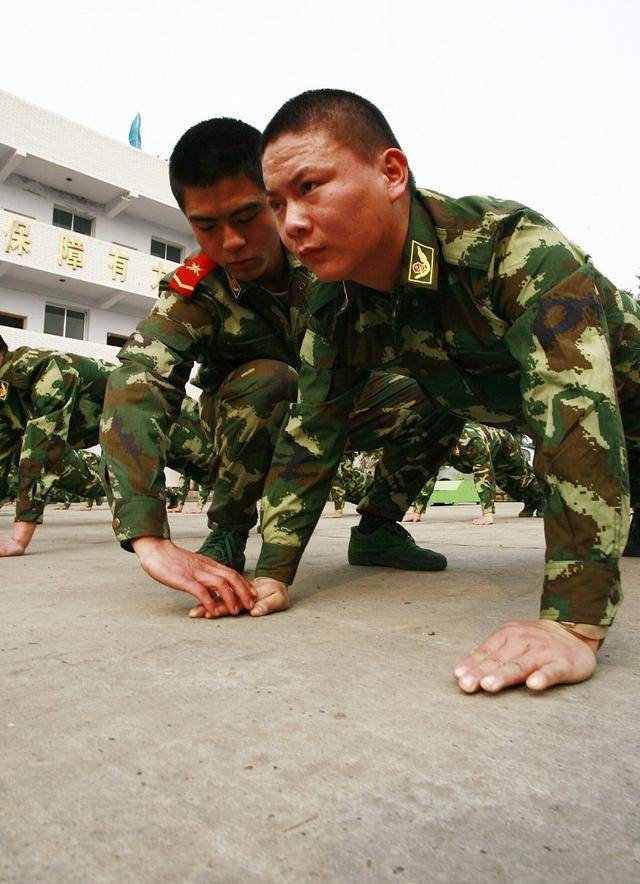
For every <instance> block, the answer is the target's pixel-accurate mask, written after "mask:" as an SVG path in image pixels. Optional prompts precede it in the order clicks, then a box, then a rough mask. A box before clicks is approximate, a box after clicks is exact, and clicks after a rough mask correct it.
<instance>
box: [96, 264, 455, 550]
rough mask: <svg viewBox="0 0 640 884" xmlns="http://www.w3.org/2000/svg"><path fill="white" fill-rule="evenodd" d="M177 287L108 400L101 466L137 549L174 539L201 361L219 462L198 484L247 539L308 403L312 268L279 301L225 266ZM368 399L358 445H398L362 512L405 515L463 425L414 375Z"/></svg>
mask: <svg viewBox="0 0 640 884" xmlns="http://www.w3.org/2000/svg"><path fill="white" fill-rule="evenodd" d="M189 260H191V259H189ZM168 279H169V278H168ZM168 279H166V280H164V281H163V283H162V284H161V289H162V293H161V297H160V299H159V300H158V303H157V304H156V306H155V307H154V309H153V310H152V311H151V313H150V315H149V316H148V317H147V318H146V319H145V320H143V321H142V322H141V323H140V324H139V325H138V327H137V329H136V331H135V332H134V334H133V335H132V337H131V338H130V339H129V341H128V342H127V344H126V345H125V346H124V348H123V349H122V350H121V351H120V354H119V357H120V359H121V361H122V363H123V364H122V366H121V367H120V368H118V369H116V371H114V372H113V374H112V376H111V379H110V381H109V386H108V390H107V395H106V399H105V408H104V415H103V421H102V431H101V445H102V451H103V457H102V462H101V469H102V474H103V478H104V481H105V486H106V487H107V489H108V491H109V495H110V503H111V504H112V509H113V513H114V522H113V524H114V529H115V532H116V536H117V538H118V540H119V541H120V542H121V543H122V544H123V546H125V548H130V541H131V540H132V539H134V538H136V537H140V536H144V535H150V536H156V537H169V536H170V535H169V525H168V521H167V517H166V509H165V495H164V474H163V468H164V466H165V465H166V464H167V463H168V464H169V465H170V466H171V465H172V464H171V463H170V462H169V450H170V448H171V447H172V446H171V442H170V438H169V436H170V432H171V430H170V428H171V426H172V423H173V422H174V420H175V415H176V411H177V409H178V408H179V406H180V402H181V399H182V397H183V396H184V386H185V383H186V381H187V379H188V377H189V374H190V371H191V368H192V366H193V364H194V362H198V363H199V364H200V368H199V371H198V374H197V376H196V379H195V383H196V385H198V386H200V387H201V388H202V391H203V392H202V395H201V398H200V403H199V404H200V420H201V422H202V426H203V428H204V429H203V432H204V433H205V434H206V438H207V439H208V440H209V445H208V448H207V451H208V453H209V455H210V462H209V464H208V465H206V464H205V465H206V466H207V469H208V471H209V475H208V476H206V477H204V479H202V480H201V479H198V481H204V483H205V484H206V485H207V486H208V487H210V488H211V490H212V494H213V501H212V504H211V507H210V508H209V512H208V522H209V526H210V527H213V526H214V525H223V526H225V527H226V528H229V529H232V530H236V531H239V532H246V531H247V530H248V529H249V528H250V527H251V526H252V525H254V524H255V521H256V518H257V510H256V504H257V501H258V499H259V498H260V495H261V494H262V489H263V485H264V480H265V477H266V475H267V473H268V471H269V467H270V464H271V458H272V454H273V449H274V446H275V443H276V439H277V438H278V434H279V432H280V427H281V424H282V422H283V419H284V417H285V415H286V413H287V409H288V407H289V405H290V403H291V402H293V401H294V400H295V398H296V395H297V382H298V375H297V370H296V369H297V367H298V365H299V361H300V360H299V353H298V348H299V346H300V343H301V341H302V338H303V336H304V333H305V329H306V320H307V298H306V296H307V285H308V281H309V273H308V271H306V270H305V269H304V268H303V267H301V266H300V265H299V264H297V263H296V262H295V261H293V259H290V284H289V289H288V291H287V293H286V294H285V295H278V296H275V295H273V294H271V293H269V292H268V291H266V290H265V289H263V288H261V287H260V286H259V285H257V284H244V285H243V284H240V283H238V282H237V281H236V280H234V279H232V278H230V277H229V276H227V274H226V273H225V272H224V271H223V270H222V269H221V268H215V269H214V270H213V271H211V272H210V273H208V274H207V275H206V276H205V277H203V279H202V280H201V281H200V282H199V284H198V285H197V287H196V289H195V292H194V293H193V297H188V298H187V297H183V296H181V295H177V294H175V293H174V292H173V291H172V290H170V289H168ZM360 394H361V395H360V397H359V399H358V401H357V402H354V403H353V406H352V408H351V410H350V414H351V431H352V432H351V435H350V442H351V444H352V446H353V448H357V449H358V450H370V449H376V448H379V447H380V446H381V445H383V444H384V445H385V446H387V445H388V447H385V453H384V456H383V458H382V459H381V462H380V464H379V467H378V470H377V471H376V480H375V482H374V483H373V486H372V489H371V491H370V492H369V494H368V495H367V497H366V498H365V500H364V501H363V503H362V506H363V507H364V508H366V509H367V510H368V511H371V512H372V513H375V514H378V515H381V516H382V517H384V518H392V519H398V518H402V515H403V514H404V512H405V510H406V508H407V507H408V505H409V503H410V502H411V500H412V499H413V497H415V495H416V494H417V493H418V491H419V489H420V488H421V487H422V485H423V484H424V482H425V481H426V479H427V477H428V476H429V475H430V472H431V471H432V470H433V468H434V467H437V466H438V465H439V463H440V462H441V461H442V460H443V459H444V457H445V456H446V453H447V452H448V450H449V448H450V447H451V444H452V442H453V440H454V439H455V438H456V437H457V435H459V432H460V429H461V426H462V422H461V421H458V420H457V419H455V418H449V417H448V416H444V417H443V416H441V415H440V414H437V415H435V414H434V409H433V406H432V405H431V404H430V403H429V402H428V400H427V399H426V397H425V396H424V395H423V394H422V392H421V391H420V389H419V387H418V386H417V384H415V382H413V381H411V380H408V379H406V378H400V377H397V376H396V377H392V376H390V375H386V374H382V373H378V374H376V375H372V377H371V379H368V380H367V382H366V383H364V384H363V385H362V387H361V389H360ZM174 435H175V433H174ZM431 435H433V438H434V440H435V441H434V442H433V443H432V444H431V446H430V448H428V447H427V446H426V445H425V444H424V442H425V440H426V438H427V437H428V436H429V437H431ZM174 447H175V446H174ZM183 448H184V446H183ZM341 451H342V449H341ZM341 451H340V453H341ZM204 459H205V460H206V457H205V458H204ZM338 459H339V456H338ZM338 459H336V462H335V463H333V464H331V465H330V467H329V469H330V476H329V478H331V476H332V475H333V472H334V470H335V468H337V460H338ZM176 468H179V469H181V470H182V468H181V467H176ZM193 478H196V479H197V478H198V477H197V476H193ZM327 493H328V488H327Z"/></svg>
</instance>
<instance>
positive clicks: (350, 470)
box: [330, 454, 373, 510]
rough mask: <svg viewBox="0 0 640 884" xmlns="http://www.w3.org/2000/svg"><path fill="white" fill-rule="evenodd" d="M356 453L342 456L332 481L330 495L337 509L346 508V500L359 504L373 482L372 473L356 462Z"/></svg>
mask: <svg viewBox="0 0 640 884" xmlns="http://www.w3.org/2000/svg"><path fill="white" fill-rule="evenodd" d="M355 459H356V455H355V454H349V455H346V456H345V457H343V458H342V460H341V461H340V463H339V464H338V470H337V472H336V474H335V476H334V477H333V482H332V483H331V492H330V497H331V500H332V502H333V505H334V506H335V508H336V509H337V510H341V509H344V505H345V502H346V501H347V500H348V501H349V503H355V504H356V505H357V504H359V503H360V502H361V501H362V499H363V498H364V496H365V494H366V493H367V491H368V490H369V487H370V485H371V483H372V482H373V478H372V474H371V473H368V472H367V471H366V470H365V469H363V468H362V467H359V466H357V465H356V463H355Z"/></svg>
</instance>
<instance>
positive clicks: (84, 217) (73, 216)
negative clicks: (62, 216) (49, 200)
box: [51, 203, 96, 236]
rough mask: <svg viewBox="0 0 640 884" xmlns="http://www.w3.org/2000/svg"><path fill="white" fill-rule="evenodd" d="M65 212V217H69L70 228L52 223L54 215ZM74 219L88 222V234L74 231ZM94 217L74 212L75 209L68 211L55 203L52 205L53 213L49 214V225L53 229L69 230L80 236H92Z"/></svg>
mask: <svg viewBox="0 0 640 884" xmlns="http://www.w3.org/2000/svg"><path fill="white" fill-rule="evenodd" d="M56 211H58V212H65V213H66V214H67V215H71V227H67V226H66V225H64V224H56V223H55V221H54V217H55V213H56ZM76 218H80V219H81V220H82V221H88V222H89V233H85V232H84V231H82V230H76V228H75V221H76ZM95 220H96V219H95V217H91V216H89V215H83V214H82V213H81V212H76V210H75V209H68V208H66V207H65V206H59V205H56V204H55V203H54V204H53V211H52V213H51V224H52V226H53V227H57V228H58V229H59V230H69V231H70V232H71V233H78V234H79V235H80V236H93V231H94V224H95Z"/></svg>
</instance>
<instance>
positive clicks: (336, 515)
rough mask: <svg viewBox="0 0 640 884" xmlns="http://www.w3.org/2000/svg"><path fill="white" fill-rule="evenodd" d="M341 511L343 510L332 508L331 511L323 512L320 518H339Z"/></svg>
mask: <svg viewBox="0 0 640 884" xmlns="http://www.w3.org/2000/svg"><path fill="white" fill-rule="evenodd" d="M343 512H344V511H343V510H334V511H333V512H332V513H323V514H322V518H323V519H341V518H342V514H343Z"/></svg>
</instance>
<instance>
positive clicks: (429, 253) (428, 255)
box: [409, 239, 435, 285]
mask: <svg viewBox="0 0 640 884" xmlns="http://www.w3.org/2000/svg"><path fill="white" fill-rule="evenodd" d="M434 264H435V252H434V250H433V247H432V246H426V245H424V243H420V242H417V241H416V240H415V239H412V240H411V259H410V261H409V282H412V283H414V284H416V285H431V284H432V283H433V267H434Z"/></svg>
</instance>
